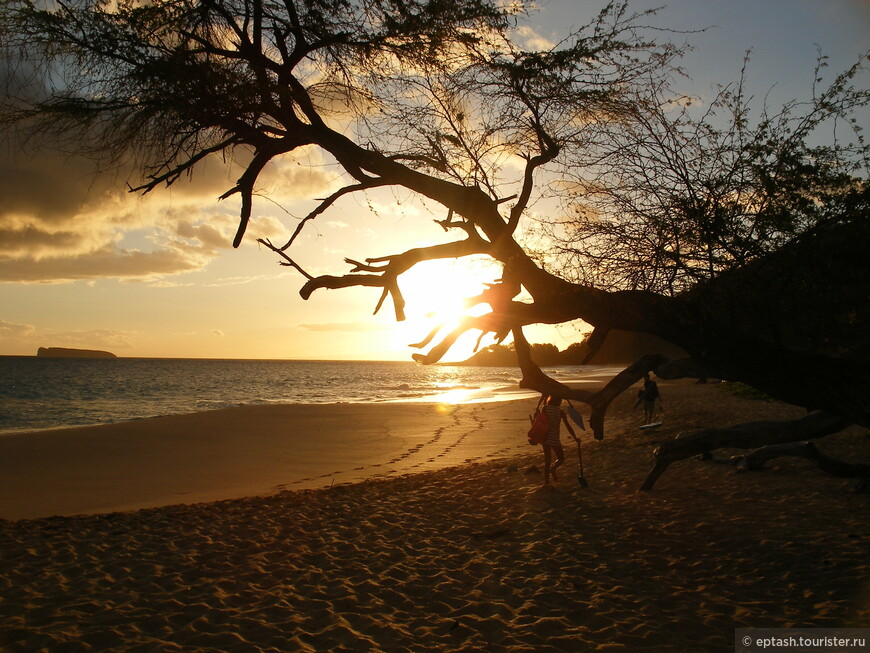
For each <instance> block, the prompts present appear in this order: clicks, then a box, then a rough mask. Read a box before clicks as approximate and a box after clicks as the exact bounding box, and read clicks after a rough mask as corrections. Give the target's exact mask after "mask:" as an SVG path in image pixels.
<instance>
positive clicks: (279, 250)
mask: <svg viewBox="0 0 870 653" xmlns="http://www.w3.org/2000/svg"><path fill="white" fill-rule="evenodd" d="M257 242H258V243H260V244H261V245H265V246H266V247H268V248H269V249H271V250H272V251H273V252H275V253H276V254H278V256H280V257H281V258H283V259H284V262H283V263H281V265H286V266H289V267H292V268H295V269H296V270H298V271H299V273H300V274H302V276H303V277H305V278H306V279H308V280H311V279H313V278H314V277H312V276H311V275H310V274H308V273H307V272H306V271H305V270H303V269H302V268H301V267H300V266H299V265H298V264H297V263H296V262H295V261H294V260H293V259H291V258H290V257H289V256H287V253H286V252H285V251H284V249H283V248H279V247H275V246H274V245H273V244H272V243H271V241H269V239H267V238H258V239H257Z"/></svg>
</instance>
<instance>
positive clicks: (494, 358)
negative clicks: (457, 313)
mask: <svg viewBox="0 0 870 653" xmlns="http://www.w3.org/2000/svg"><path fill="white" fill-rule="evenodd" d="M588 351H589V345H588V343H587V342H586V341H583V342H575V343H574V344H572V345H569V346H568V347H567V348H566V349H565V350H564V351H559V348H558V347H556V346H555V345H551V344H533V345H532V357H533V358H534V359H535V362H536V363H538V365H542V366H544V367H551V366H554V365H581V364H583V359H584V358H586V354H587V353H588ZM645 354H662V355H663V356H667V357H668V358H673V359H679V358H685V357H686V356H687V354H686V352H685V351H683V350H682V349H680V348H679V347H676V346H674V345H672V344H671V343H669V342H666V341H664V340H662V339H661V338H657V337H656V336H651V335H649V334H646V333H635V332H632V331H618V330H614V331H611V332H610V333H609V334H608V335H607V338H606V339H605V340H604V344H603V345H602V346H601V349H599V350H598V353H596V354H595V356H593V357H592V360H591V361H589V363H588V364H589V365H621V364H626V365H627V364H631V363H633V362H635V361H636V360H637V359H638V358H640V357H641V356H643V355H645ZM458 364H459V365H476V366H480V367H517V359H516V354H515V353H514V346H513V344H510V345H491V346H489V347H486V348H485V349H481V350H480V351H479V352H477V353H476V354H475V355H474V356H472V357H471V358H469V359H468V360H466V361H463V362H462V363H458Z"/></svg>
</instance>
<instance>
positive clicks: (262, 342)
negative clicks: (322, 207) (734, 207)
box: [0, 0, 870, 360]
mask: <svg viewBox="0 0 870 653" xmlns="http://www.w3.org/2000/svg"><path fill="white" fill-rule="evenodd" d="M540 4H541V7H542V9H541V12H540V13H539V14H538V15H537V16H536V17H535V19H534V22H533V24H532V25H530V26H528V27H527V28H526V29H525V30H524V32H523V34H522V38H525V39H527V40H528V41H529V43H534V42H539V43H546V42H548V41H549V42H555V41H557V40H558V39H559V38H560V36H561V35H562V34H563V32H562V30H563V27H564V26H569V25H572V24H577V25H579V24H582V23H584V22H586V20H587V19H588V18H589V14H590V10H589V8H588V6H594V7H596V8H597V7H598V6H599V5H600V4H603V3H585V2H584V3H580V2H577V1H576V0H541V3H540ZM659 4H660V3H658V2H655V3H653V2H646V1H641V2H637V3H636V6H637V7H638V8H647V7H653V6H658V5H659ZM587 5H588V6H587ZM661 21H662V22H664V23H667V24H668V25H670V26H672V27H674V28H677V29H692V28H700V27H707V26H709V27H710V28H711V29H709V30H708V31H707V32H704V33H703V34H687V35H686V37H685V38H686V40H688V41H690V42H691V43H693V44H695V46H696V50H695V51H694V53H692V54H691V55H690V56H689V57H688V59H687V60H686V62H685V66H686V68H687V70H688V71H689V73H690V74H691V75H692V77H693V81H692V82H691V84H693V85H694V87H693V88H692V92H694V93H697V94H699V95H700V96H701V97H703V96H704V94H710V93H711V90H710V89H711V88H712V86H711V85H712V84H713V83H714V82H723V83H724V82H728V81H731V80H734V79H736V77H737V76H738V75H739V72H740V67H741V62H742V58H743V55H744V52H745V51H746V50H747V49H752V50H753V61H752V64H751V66H750V69H749V71H750V72H749V79H748V81H749V83H750V86H751V88H752V89H753V90H754V92H756V93H758V94H760V95H764V94H765V93H766V92H767V91H768V90H769V89H771V87H772V88H773V91H772V92H771V94H770V102H771V103H773V104H776V103H781V102H783V101H786V100H789V99H792V98H793V97H796V96H799V95H805V94H806V93H807V92H808V90H809V88H810V84H811V82H812V77H813V75H812V72H813V63H814V60H815V57H816V45H815V44H818V46H819V47H821V49H822V51H823V52H824V53H825V54H826V55H828V56H830V60H831V61H830V63H831V70H834V71H838V70H840V69H842V68H845V67H846V66H848V65H850V64H851V63H853V62H854V60H855V59H856V58H857V56H858V54H859V52H861V51H862V50H866V49H867V48H870V2H868V1H867V0H828V1H826V2H818V1H817V0H765V1H764V2H758V0H730V1H729V2H707V1H706V0H704V1H701V0H680V1H678V2H671V3H669V7H668V8H666V9H665V10H664V12H663V13H662V14H661ZM862 79H863V81H864V82H865V83H866V82H867V79H868V77H867V75H866V74H865V75H864V76H863V77H862ZM687 83H688V82H687ZM0 169H2V174H0V198H2V204H0V354H13V355H30V354H34V353H35V352H36V349H37V347H40V346H45V347H47V346H61V347H82V348H93V349H108V350H110V351H113V352H114V353H116V354H118V355H119V356H141V357H152V356H153V357H209V358H301V359H374V360H407V359H409V357H410V353H411V351H412V350H409V349H408V347H407V344H408V343H410V342H415V341H417V340H420V339H421V338H422V337H423V336H424V335H425V334H426V332H427V331H428V330H429V328H430V327H431V326H432V325H433V324H435V323H436V322H437V321H439V320H448V319H450V318H451V317H454V316H455V314H456V311H457V301H456V298H457V297H460V296H462V295H472V294H475V293H476V292H479V290H480V289H481V284H482V283H484V282H487V281H492V280H493V279H494V278H495V276H496V274H497V271H495V270H493V269H492V267H491V266H488V265H486V263H485V262H483V261H473V262H441V263H430V264H427V265H426V266H425V267H423V268H421V269H420V270H418V271H415V272H413V273H409V274H408V275H407V277H406V278H405V277H403V279H402V280H403V281H404V283H403V284H402V287H403V290H404V292H405V295H406V299H407V300H408V320H407V322H406V323H403V324H396V323H395V321H394V319H393V312H392V306H391V305H389V301H388V302H387V304H386V305H385V306H384V308H383V309H382V311H381V313H380V314H379V315H377V316H375V317H373V316H372V315H371V314H372V311H373V309H374V306H375V304H376V302H377V299H378V295H379V292H378V291H377V290H374V289H359V288H357V289H348V290H342V291H318V292H315V293H314V294H313V295H312V297H311V299H310V300H308V301H307V302H306V301H303V300H302V299H301V298H300V297H299V295H298V290H299V287H300V286H301V283H302V278H301V277H300V276H299V275H298V274H297V273H295V272H294V271H293V270H290V269H288V268H283V267H279V266H278V265H277V258H276V256H275V255H273V254H272V253H271V252H269V251H268V250H266V249H264V248H261V247H259V246H258V245H257V244H256V238H257V237H268V238H271V239H273V240H274V241H276V242H278V241H281V239H282V238H286V237H287V236H288V235H289V232H290V230H292V229H293V228H295V225H296V223H297V219H298V218H299V217H301V216H304V215H305V214H306V213H307V211H308V210H310V209H311V208H312V207H313V206H314V205H315V203H314V202H313V201H312V200H313V199H314V198H318V197H323V196H324V195H325V194H328V193H329V191H330V189H332V190H334V189H335V188H337V187H338V186H339V185H340V179H339V178H338V170H337V168H336V167H335V166H334V164H332V163H331V162H330V161H328V160H325V159H324V158H323V157H322V156H321V155H320V153H319V152H317V151H316V150H310V151H306V152H305V153H302V154H301V155H299V156H296V157H293V158H288V159H285V160H282V161H280V162H277V163H275V164H273V165H271V166H270V167H269V168H268V169H267V170H266V172H265V173H264V175H263V176H262V178H261V180H260V183H259V185H258V187H259V191H260V193H261V195H262V197H258V198H257V199H256V200H255V206H254V217H253V220H252V223H251V227H250V228H249V230H248V235H247V236H246V239H245V242H244V244H243V245H242V246H241V247H240V248H239V249H236V250H234V249H232V247H231V245H230V241H231V239H232V235H233V234H234V232H235V228H236V225H237V216H238V208H239V207H238V204H237V202H236V201H235V200H228V201H224V202H218V201H217V199H216V198H217V197H218V196H219V195H221V194H222V193H223V192H224V191H225V190H227V188H229V187H231V186H232V185H233V180H234V179H236V178H237V176H238V173H237V171H236V170H234V169H233V168H232V166H226V165H224V164H223V163H222V162H220V161H218V160H215V161H209V162H207V163H206V164H205V165H204V166H202V167H201V169H199V170H197V171H196V173H195V174H194V176H193V178H192V180H190V181H189V182H187V181H185V180H181V181H179V182H178V183H177V184H175V185H174V186H173V187H172V188H171V189H169V190H157V191H155V192H153V193H152V194H150V195H148V196H147V197H144V198H143V197H139V196H135V195H131V194H129V193H127V192H126V191H125V189H124V183H125V181H126V180H127V178H128V175H127V173H126V172H125V170H124V169H123V167H122V168H119V169H113V170H110V171H100V170H96V169H95V168H94V167H93V165H92V164H91V163H89V162H88V161H86V160H83V159H77V158H74V157H69V156H67V155H65V154H60V153H57V152H52V151H50V150H48V149H41V150H40V151H38V152H33V151H29V152H21V151H18V150H17V149H15V148H14V139H7V142H5V143H3V144H2V146H0ZM266 196H268V199H266ZM444 217H445V216H444V215H442V214H440V213H438V212H437V211H436V210H435V208H434V207H430V206H426V205H424V204H421V203H419V202H416V201H414V199H413V198H411V197H409V196H407V195H401V194H399V195H396V194H394V193H392V192H387V191H382V192H378V193H372V194H369V195H368V196H353V197H346V198H344V199H342V200H341V201H340V202H339V203H338V204H337V205H336V206H335V207H334V208H333V209H332V210H331V211H329V212H327V213H326V214H324V215H322V216H320V217H319V218H318V219H317V220H316V221H314V222H313V223H310V224H309V225H308V227H307V228H306V230H305V232H304V235H303V236H302V237H301V238H300V240H299V241H297V242H298V244H297V245H294V249H295V251H294V257H295V258H297V259H298V260H299V262H300V264H302V265H303V267H305V268H306V270H308V271H309V272H310V273H312V274H324V273H329V274H343V273H346V272H347V271H348V268H347V266H346V265H345V264H344V263H343V262H342V260H343V258H344V257H345V256H347V257H350V258H354V259H359V260H362V259H365V258H366V257H375V256H383V255H388V254H395V253H398V252H401V251H404V250H406V249H409V248H411V247H416V246H420V245H424V244H431V243H435V242H443V241H444V239H445V238H446V237H449V235H448V236H445V234H444V232H443V231H442V230H441V228H440V227H439V226H437V225H436V224H434V222H433V220H435V219H443V218H444ZM433 313H434V315H430V314H433ZM580 331H582V325H570V326H565V327H560V328H550V327H546V328H540V329H533V330H532V331H531V333H530V339H532V340H533V341H543V340H545V339H546V340H550V341H553V342H555V343H556V344H558V345H559V346H560V347H564V346H565V345H567V344H568V343H570V342H572V341H575V340H578V339H579V337H580ZM471 341H472V342H473V338H472V339H471ZM469 353H470V349H469V345H468V343H466V344H465V346H463V347H461V348H458V349H457V351H456V352H454V354H453V355H452V356H450V357H449V358H451V359H459V358H463V357H464V356H467V355H468V354H469Z"/></svg>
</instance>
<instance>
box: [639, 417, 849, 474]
mask: <svg viewBox="0 0 870 653" xmlns="http://www.w3.org/2000/svg"><path fill="white" fill-rule="evenodd" d="M848 426H851V422H850V421H849V420H846V419H844V418H842V417H839V416H836V415H830V414H828V413H821V412H819V413H810V414H809V415H807V416H806V417H802V418H801V419H796V420H789V421H784V422H771V421H763V422H749V423H746V424H740V425H738V426H732V427H729V428H721V429H720V428H711V429H703V430H701V431H697V432H695V433H691V434H680V435H678V436H677V437H676V438H674V439H673V440H668V441H667V442H663V443H662V444H660V445H659V446H658V447H657V448H656V450H655V464H654V465H653V468H652V469H651V470H650V472H649V474H648V475H647V477H646V480H645V481H644V483H643V485H641V488H640V489H641V490H651V489H652V487H653V485H655V482H656V481H657V480H658V478H659V476H661V475H662V474H663V473H664V471H665V470H666V469H667V468H668V466H669V465H670V464H671V463H674V462H677V461H678V460H685V459H687V458H692V457H695V456H709V455H710V454H711V452H713V451H715V450H716V449H725V448H731V449H758V448H761V447H765V446H767V445H778V444H787V443H788V444H791V443H795V442H797V441H801V440H814V439H817V438H821V437H825V436H827V435H831V434H833V433H837V432H839V431H842V430H843V429H845V428H847V427H848Z"/></svg>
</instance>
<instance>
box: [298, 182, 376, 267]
mask: <svg viewBox="0 0 870 653" xmlns="http://www.w3.org/2000/svg"><path fill="white" fill-rule="evenodd" d="M386 185H387V183H386V182H384V181H382V180H380V179H372V180H371V181H366V182H363V183H359V184H353V185H351V186H345V187H344V188H341V189H339V190H337V191H335V192H334V193H333V194H332V195H330V196H329V197H327V198H324V199H323V200H321V201H320V204H318V205H317V208H315V209H314V210H313V211H311V212H310V213H309V214H308V215H306V216H305V217H304V218H302V220H300V221H299V224H298V225H296V229H295V230H294V231H293V235H292V236H290V240H288V241H287V243H286V244H285V245H284V246H283V247H281V251H284V250H286V249H287V248H288V247H290V246H291V245H292V244H293V241H295V240H296V237H297V236H298V235H299V234H300V233H302V228H303V227H304V226H305V223H306V222H308V221H310V220H313V219H314V218H316V217H317V216H319V215H320V214H322V213H323V212H324V211H326V209H328V208H329V207H330V206H332V205H333V204H335V202H336V200H338V199H339V198H341V197H344V196H345V195H348V194H350V193H356V192H357V191H361V190H369V189H370V188H378V187H379V186H386Z"/></svg>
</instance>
